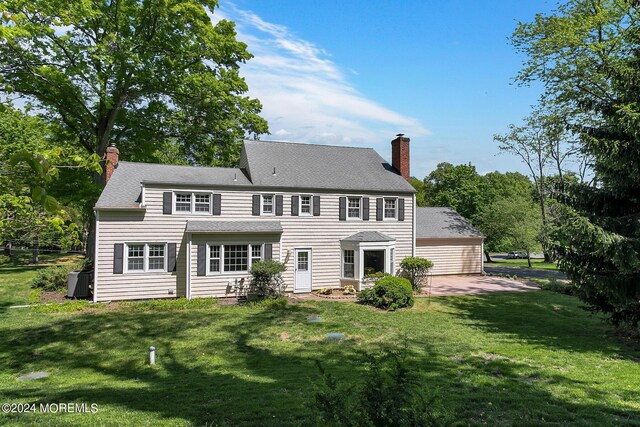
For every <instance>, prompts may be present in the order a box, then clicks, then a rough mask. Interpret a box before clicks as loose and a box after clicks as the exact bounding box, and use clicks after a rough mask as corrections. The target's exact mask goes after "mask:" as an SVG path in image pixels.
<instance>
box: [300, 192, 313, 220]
mask: <svg viewBox="0 0 640 427" xmlns="http://www.w3.org/2000/svg"><path fill="white" fill-rule="evenodd" d="M300 213H301V214H302V215H311V196H300Z"/></svg>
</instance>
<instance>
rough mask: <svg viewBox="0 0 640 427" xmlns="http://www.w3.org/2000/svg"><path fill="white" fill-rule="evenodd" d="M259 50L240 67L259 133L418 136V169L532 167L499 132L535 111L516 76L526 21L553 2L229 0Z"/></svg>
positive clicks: (381, 144)
mask: <svg viewBox="0 0 640 427" xmlns="http://www.w3.org/2000/svg"><path fill="white" fill-rule="evenodd" d="M220 3H221V4H220V8H219V9H217V10H216V12H215V14H214V16H215V17H214V20H215V19H220V18H222V17H224V18H227V19H230V20H233V21H235V22H236V24H237V31H238V37H239V39H240V40H242V41H244V42H246V43H247V44H248V45H249V51H250V52H251V53H253V54H254V55H255V58H254V59H252V60H251V61H249V62H248V63H247V64H246V65H244V66H243V67H242V74H243V76H244V77H245V78H246V79H247V82H248V84H249V87H250V95H251V96H254V97H257V98H259V99H260V100H261V101H262V103H263V106H264V109H263V117H265V118H266V119H267V120H268V121H269V125H270V131H271V135H269V136H266V137H264V138H263V139H271V140H285V141H297V142H314V143H326V144H338V145H355V146H371V147H374V148H375V149H376V150H377V151H378V152H379V153H380V154H381V155H382V156H383V157H385V158H386V159H390V141H391V139H392V138H393V137H394V135H395V134H396V133H399V132H402V133H405V134H406V135H407V136H409V137H410V138H411V141H412V146H411V150H412V151H411V155H412V157H411V172H412V175H414V176H417V177H419V178H422V177H424V176H425V175H426V174H427V173H429V172H430V171H431V170H433V169H434V168H435V166H436V165H437V164H438V163H440V162H443V161H447V162H450V163H454V164H460V163H468V162H471V163H472V164H474V165H475V166H476V167H477V168H478V171H479V172H480V173H485V172H489V171H492V170H500V171H508V170H518V171H522V172H526V171H525V168H524V167H523V166H522V165H521V164H520V163H519V162H518V160H517V159H516V158H514V157H510V156H507V155H499V156H496V154H497V152H498V150H497V148H496V144H495V143H494V142H493V134H495V133H501V132H504V131H505V130H506V128H507V126H508V124H509V123H517V122H519V121H520V120H521V119H522V117H524V116H525V115H527V114H528V112H529V110H530V106H531V105H532V104H534V103H535V101H536V99H537V97H538V93H539V90H538V89H537V88H522V87H517V86H515V85H514V84H513V80H512V79H513V77H514V76H515V75H516V73H517V72H518V69H519V68H520V66H521V63H522V57H520V56H519V55H518V54H517V53H516V52H515V51H514V49H513V48H512V46H511V45H510V44H509V42H508V37H509V36H510V35H511V34H512V32H513V30H514V29H515V27H516V23H517V22H518V21H531V20H532V19H533V17H534V15H535V14H536V13H539V12H542V13H546V12H549V11H550V10H552V9H553V7H554V6H555V2H551V1H544V0H538V1H531V0H529V1H526V0H492V1H470V0H464V1H463V0H457V1H456V0H453V1H449V2H440V1H429V0H416V1H410V0H403V1H373V0H369V1H365V0H342V1H335V0H326V1H323V2H317V1H300V0H279V1H259V0H234V1H233V2H229V1H225V0H221V2H220Z"/></svg>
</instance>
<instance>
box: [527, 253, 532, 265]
mask: <svg viewBox="0 0 640 427" xmlns="http://www.w3.org/2000/svg"><path fill="white" fill-rule="evenodd" d="M527 263H528V264H529V268H531V254H530V253H529V252H527Z"/></svg>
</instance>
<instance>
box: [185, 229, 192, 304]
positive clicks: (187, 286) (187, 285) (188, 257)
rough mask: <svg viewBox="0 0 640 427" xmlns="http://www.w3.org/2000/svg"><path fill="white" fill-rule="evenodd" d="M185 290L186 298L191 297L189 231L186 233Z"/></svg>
mask: <svg viewBox="0 0 640 427" xmlns="http://www.w3.org/2000/svg"><path fill="white" fill-rule="evenodd" d="M186 273H187V274H186V278H185V279H186V283H185V288H186V289H185V291H186V294H187V295H186V297H187V299H191V233H187V272H186Z"/></svg>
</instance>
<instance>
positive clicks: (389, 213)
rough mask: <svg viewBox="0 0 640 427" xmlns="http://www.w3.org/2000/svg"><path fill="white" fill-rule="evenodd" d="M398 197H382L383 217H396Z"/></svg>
mask: <svg viewBox="0 0 640 427" xmlns="http://www.w3.org/2000/svg"><path fill="white" fill-rule="evenodd" d="M397 207H398V199H384V219H396V217H397V214H398V209H397Z"/></svg>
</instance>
